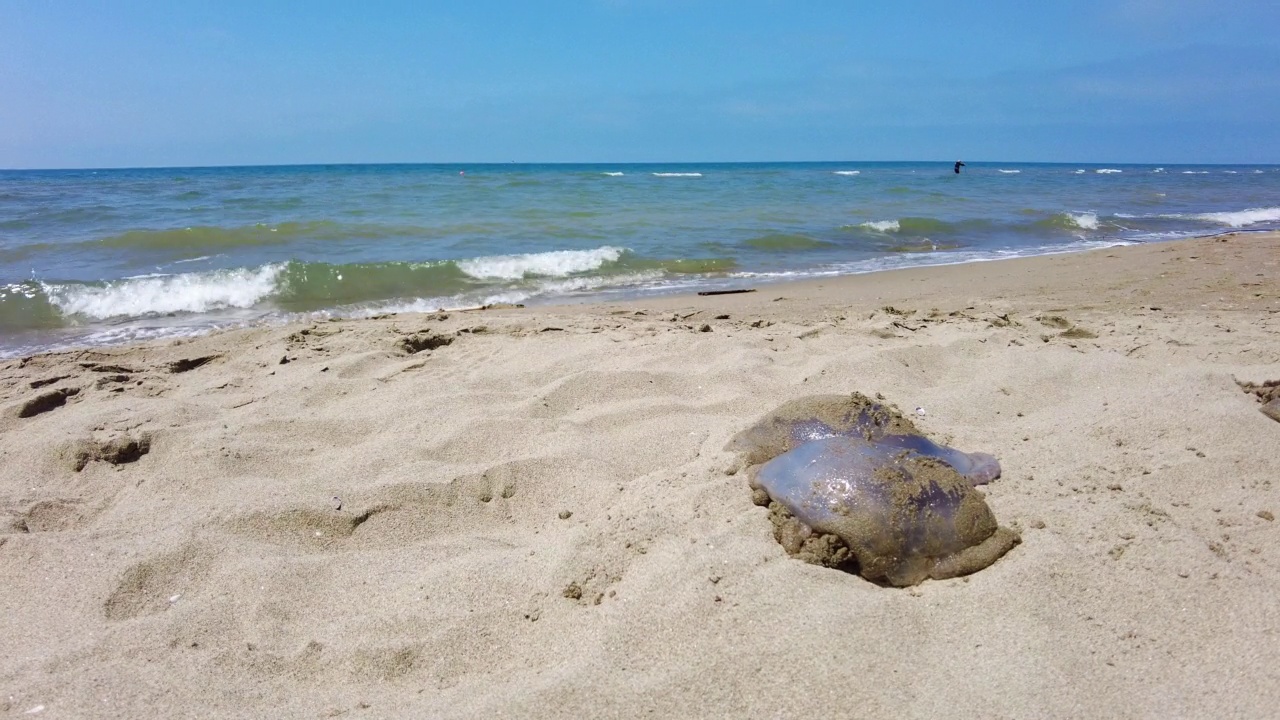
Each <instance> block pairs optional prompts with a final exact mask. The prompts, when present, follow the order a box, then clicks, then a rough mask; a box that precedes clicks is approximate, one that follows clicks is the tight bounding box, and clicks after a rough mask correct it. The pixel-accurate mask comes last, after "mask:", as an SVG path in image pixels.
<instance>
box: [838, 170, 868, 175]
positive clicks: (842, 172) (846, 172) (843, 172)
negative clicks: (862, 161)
mask: <svg viewBox="0 0 1280 720" xmlns="http://www.w3.org/2000/svg"><path fill="white" fill-rule="evenodd" d="M831 174H832V175H861V174H862V171H861V170H835V171H833V172H832V173H831Z"/></svg>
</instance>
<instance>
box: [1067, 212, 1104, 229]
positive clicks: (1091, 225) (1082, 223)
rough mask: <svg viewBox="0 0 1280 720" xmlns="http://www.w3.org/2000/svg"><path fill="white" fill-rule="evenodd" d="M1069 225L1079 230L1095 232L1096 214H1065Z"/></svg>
mask: <svg viewBox="0 0 1280 720" xmlns="http://www.w3.org/2000/svg"><path fill="white" fill-rule="evenodd" d="M1066 216H1067V218H1068V219H1070V220H1071V223H1072V224H1073V225H1075V226H1076V227H1078V228H1080V229H1081V230H1097V229H1098V214H1097V213H1092V212H1082V213H1066Z"/></svg>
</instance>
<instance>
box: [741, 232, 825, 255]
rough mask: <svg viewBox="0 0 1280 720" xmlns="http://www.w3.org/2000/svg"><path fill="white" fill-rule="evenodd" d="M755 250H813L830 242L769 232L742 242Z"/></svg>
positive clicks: (804, 236)
mask: <svg viewBox="0 0 1280 720" xmlns="http://www.w3.org/2000/svg"><path fill="white" fill-rule="evenodd" d="M743 244H744V245H748V246H750V247H753V248H755V249H757V250H772V251H789V250H814V249H816V248H821V247H831V243H829V242H823V241H822V240H815V239H814V238H811V237H808V236H806V235H789V234H786V233H771V234H769V235H761V236H760V237H754V238H751V239H750V240H747V241H745V242H744V243H743Z"/></svg>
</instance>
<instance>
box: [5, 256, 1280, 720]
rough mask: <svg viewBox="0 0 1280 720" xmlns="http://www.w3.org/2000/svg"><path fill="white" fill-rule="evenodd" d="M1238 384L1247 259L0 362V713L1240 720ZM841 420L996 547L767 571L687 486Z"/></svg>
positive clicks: (1276, 665)
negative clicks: (790, 419) (956, 570)
mask: <svg viewBox="0 0 1280 720" xmlns="http://www.w3.org/2000/svg"><path fill="white" fill-rule="evenodd" d="M1275 379H1280V235H1278V234H1259V233H1251V234H1240V235H1228V236H1221V237H1214V238H1204V239H1198V240H1190V241H1181V242H1174V243H1162V244H1153V245H1146V246H1134V247H1125V248H1114V249H1108V250H1099V251H1093V252H1089V253H1081V254H1074V255H1063V256H1053V257H1039V258H1028V259H1020V260H1008V261H1001V262H991V263H978V264H970V265H962V266H951V267H938V268H925V269H915V270H904V271H895V272H885V273H878V274H874V275H865V276H855V277H845V278H838V279H831V280H827V281H820V282H807V283H797V284H791V285H776V286H761V287H758V288H757V291H756V292H753V293H746V294H739V295H721V296H711V297H697V296H689V297H677V298H663V299H656V300H646V301H637V302H627V303H621V304H608V305H587V306H573V307H554V308H529V309H497V310H488V311H476V312H455V313H448V314H444V315H401V316H393V317H384V318H378V319H371V320H356V321H338V322H326V323H318V324H311V325H299V326H290V327H272V328H256V329H244V330H235V331H229V332H223V333H218V334H214V335H209V336H206V337H202V338H198V339H194V340H190V341H181V342H176V343H165V344H152V345H138V346H132V347H124V348H112V349H97V350H91V351H78V352H65V353H59V354H53V355H43V356H36V357H32V358H27V359H23V360H11V361H6V362H3V363H0V468H2V469H0V577H2V578H3V579H4V581H3V583H0V691H2V692H0V712H3V713H5V714H8V715H23V714H24V713H27V712H30V711H33V710H35V709H36V708H42V709H41V710H39V711H38V712H37V713H35V714H36V715H38V716H40V717H139V716H159V715H165V716H177V717H251V716H260V717H265V716H270V717H371V718H372V717H414V716H416V717H477V716H501V717H539V718H546V717H574V718H580V717H638V716H656V717H762V718H774V717H787V718H791V717H794V718H817V717H850V716H868V717H884V716H893V717H936V716H940V715H947V716H954V717H970V716H983V717H1011V718H1012V717H1036V718H1052V717H1064V718H1077V717H1266V716H1270V715H1271V714H1273V713H1274V712H1275V708H1276V707H1277V706H1280V602H1277V600H1276V593H1275V589H1276V588H1277V587H1280V525H1277V523H1276V522H1275V514H1277V513H1280V487H1277V483H1280V453H1277V451H1276V448H1277V447H1280V422H1276V421H1275V420H1272V419H1271V418H1269V417H1268V416H1267V415H1264V414H1263V413H1261V412H1259V408H1260V407H1261V403H1260V402H1259V399H1260V398H1259V395H1258V394H1257V393H1249V392H1245V390H1244V389H1242V388H1241V387H1240V386H1239V385H1238V383H1237V381H1239V382H1246V383H1258V384H1262V383H1265V382H1266V381H1269V380H1275ZM854 391H857V392H862V393H865V394H867V395H870V396H874V395H875V394H876V393H880V394H882V395H883V396H884V397H885V399H886V401H888V402H890V403H894V404H896V405H897V406H898V407H900V408H901V409H903V410H904V411H906V412H908V413H913V414H912V420H913V422H915V424H916V425H917V426H919V427H920V428H921V429H922V430H923V431H925V432H927V433H928V434H929V435H930V436H931V437H933V438H935V439H937V440H939V441H941V442H946V443H948V444H951V445H953V446H955V447H957V448H959V449H961V450H965V451H983V452H990V453H993V454H994V455H996V456H997V457H998V458H999V459H1000V461H1001V464H1002V466H1003V470H1004V474H1003V477H1001V478H1000V479H999V480H996V481H995V482H993V483H991V484H990V485H989V486H986V487H985V488H984V489H983V491H982V492H984V493H985V495H986V501H987V504H988V505H989V506H990V508H991V510H992V512H993V513H994V514H995V516H996V517H997V518H998V519H999V521H1000V523H1001V524H1002V525H1007V526H1009V527H1012V528H1014V529H1016V530H1017V531H1019V532H1020V533H1021V536H1022V543H1021V544H1020V545H1018V546H1017V547H1015V548H1014V549H1013V550H1011V551H1010V552H1009V553H1008V554H1007V555H1005V556H1004V557H1002V558H1001V559H1000V560H998V561H997V562H995V563H994V564H993V565H991V566H990V567H987V568H985V569H983V570H981V571H979V572H977V573H975V574H973V575H970V576H967V577H963V578H956V579H950V580H943V581H932V580H930V581H925V582H924V583H922V584H920V585H918V586H915V587H911V588H905V589H893V588H885V587H880V586H877V585H874V584H872V583H869V582H867V581H865V580H863V579H862V578H860V577H857V576H855V575H850V574H847V573H843V572H840V571H838V570H832V569H827V568H822V567H817V566H814V565H808V564H805V563H803V562H800V561H797V560H795V559H792V558H790V557H788V556H787V555H786V553H785V552H784V551H783V549H782V548H781V546H779V545H778V543H777V542H776V541H775V540H774V538H773V532H772V527H771V525H770V521H769V517H768V513H767V511H766V510H764V509H763V508H760V507H757V506H756V505H754V504H753V503H752V495H751V491H750V488H749V487H748V485H747V481H746V477H745V475H744V474H743V473H742V472H738V468H739V466H740V460H739V458H737V457H736V456H735V455H734V454H733V453H732V452H729V451H727V450H726V449H725V446H726V444H727V443H728V442H729V440H730V439H731V438H732V437H733V436H734V435H735V434H736V433H738V432H739V431H741V430H742V429H743V428H745V427H747V426H749V425H750V424H752V423H753V422H755V421H756V420H758V419H759V418H761V417H763V416H764V415H765V414H766V413H768V412H770V411H771V410H773V409H775V408H777V407H778V406H780V405H781V404H782V403H784V402H786V401H788V400H792V399H794V398H797V397H801V396H805V395H814V394H822V393H849V392H854ZM916 408H921V409H922V410H923V415H920V414H917V413H915V409H916Z"/></svg>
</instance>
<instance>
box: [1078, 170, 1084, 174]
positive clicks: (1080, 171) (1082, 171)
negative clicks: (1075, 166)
mask: <svg viewBox="0 0 1280 720" xmlns="http://www.w3.org/2000/svg"><path fill="white" fill-rule="evenodd" d="M1084 173H1085V171H1084V170H1077V171H1076V175H1083V174H1084Z"/></svg>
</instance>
